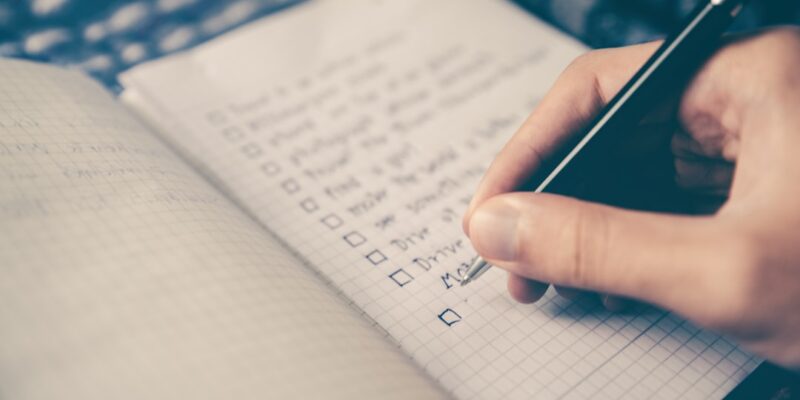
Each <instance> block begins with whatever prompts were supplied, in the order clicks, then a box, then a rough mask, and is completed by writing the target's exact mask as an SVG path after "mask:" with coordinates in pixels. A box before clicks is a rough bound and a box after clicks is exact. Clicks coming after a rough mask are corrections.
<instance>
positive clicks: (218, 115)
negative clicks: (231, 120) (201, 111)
mask: <svg viewBox="0 0 800 400" xmlns="http://www.w3.org/2000/svg"><path fill="white" fill-rule="evenodd" d="M206 121H208V123H210V124H211V125H215V126H220V125H222V124H225V123H226V122H228V117H226V116H225V113H224V112H222V111H219V110H216V111H209V112H208V113H206Z"/></svg>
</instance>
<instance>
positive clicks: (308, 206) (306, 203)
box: [300, 197, 319, 212]
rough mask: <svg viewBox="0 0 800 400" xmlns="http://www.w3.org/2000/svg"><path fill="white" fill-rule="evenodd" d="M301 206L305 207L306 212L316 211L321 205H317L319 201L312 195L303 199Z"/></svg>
mask: <svg viewBox="0 0 800 400" xmlns="http://www.w3.org/2000/svg"><path fill="white" fill-rule="evenodd" d="M300 207H303V210H305V211H306V212H314V211H317V210H318V209H319V205H317V202H316V201H314V199H312V198H310V197H309V198H307V199H305V200H303V201H301V202H300Z"/></svg>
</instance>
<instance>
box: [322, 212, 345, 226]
mask: <svg viewBox="0 0 800 400" xmlns="http://www.w3.org/2000/svg"><path fill="white" fill-rule="evenodd" d="M320 221H322V223H323V224H325V226H327V227H328V228H331V229H336V228H338V227H340V226H342V224H343V223H344V221H342V219H341V218H339V216H338V215H336V214H328V215H327V216H325V217H324V218H322V219H321V220H320Z"/></svg>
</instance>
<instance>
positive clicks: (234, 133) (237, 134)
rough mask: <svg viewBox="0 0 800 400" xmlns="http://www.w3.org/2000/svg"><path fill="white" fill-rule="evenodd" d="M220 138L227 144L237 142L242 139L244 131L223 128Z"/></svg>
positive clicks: (234, 128)
mask: <svg viewBox="0 0 800 400" xmlns="http://www.w3.org/2000/svg"><path fill="white" fill-rule="evenodd" d="M222 137H224V138H225V140H227V141H229V142H234V143H235V142H238V141H240V140H242V139H244V131H242V130H241V129H239V128H236V127H230V128H225V129H223V130H222Z"/></svg>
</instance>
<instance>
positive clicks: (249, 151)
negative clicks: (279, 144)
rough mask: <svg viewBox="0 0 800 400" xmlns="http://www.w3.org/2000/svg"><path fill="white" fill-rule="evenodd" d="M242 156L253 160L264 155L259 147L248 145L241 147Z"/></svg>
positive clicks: (252, 144)
mask: <svg viewBox="0 0 800 400" xmlns="http://www.w3.org/2000/svg"><path fill="white" fill-rule="evenodd" d="M242 154H244V155H245V156H247V158H249V159H251V160H253V159H256V158H258V157H259V156H261V155H262V154H264V150H262V149H261V146H259V145H257V144H255V143H248V144H246V145H244V146H242Z"/></svg>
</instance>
